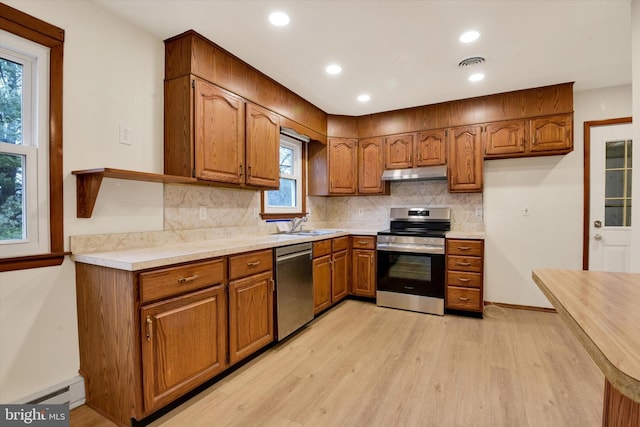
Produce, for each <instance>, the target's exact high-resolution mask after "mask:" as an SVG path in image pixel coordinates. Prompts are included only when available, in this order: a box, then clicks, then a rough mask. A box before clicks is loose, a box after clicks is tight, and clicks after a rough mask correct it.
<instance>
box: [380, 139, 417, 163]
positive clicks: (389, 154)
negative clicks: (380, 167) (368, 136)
mask: <svg viewBox="0 0 640 427" xmlns="http://www.w3.org/2000/svg"><path fill="white" fill-rule="evenodd" d="M413 139H414V134H413V133H405V134H401V135H393V136H387V137H386V138H385V139H384V158H385V164H384V167H385V169H406V168H410V167H412V166H413Z"/></svg>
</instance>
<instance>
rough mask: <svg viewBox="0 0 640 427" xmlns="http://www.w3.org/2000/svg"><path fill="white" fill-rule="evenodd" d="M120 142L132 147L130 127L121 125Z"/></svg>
mask: <svg viewBox="0 0 640 427" xmlns="http://www.w3.org/2000/svg"><path fill="white" fill-rule="evenodd" d="M118 140H119V141H120V144H124V145H131V127H130V126H127V125H123V124H120V130H119V134H118Z"/></svg>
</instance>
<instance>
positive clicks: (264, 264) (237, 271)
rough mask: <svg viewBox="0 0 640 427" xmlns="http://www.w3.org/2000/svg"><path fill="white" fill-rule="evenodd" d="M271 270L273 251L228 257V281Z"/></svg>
mask: <svg viewBox="0 0 640 427" xmlns="http://www.w3.org/2000/svg"><path fill="white" fill-rule="evenodd" d="M272 268H273V251H272V250H271V249H267V250H264V251H258V252H249V253H246V254H241V255H233V256H230V257H229V280H230V281H231V280H235V279H239V278H240V277H246V276H250V275H252V274H257V273H262V272H263V271H268V270H271V269H272Z"/></svg>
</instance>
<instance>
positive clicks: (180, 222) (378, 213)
mask: <svg viewBox="0 0 640 427" xmlns="http://www.w3.org/2000/svg"><path fill="white" fill-rule="evenodd" d="M396 206H397V207H422V206H448V207H451V215H452V229H453V230H459V231H483V230H484V224H483V220H482V193H449V191H448V189H447V182H446V181H415V182H393V183H391V195H390V196H344V197H314V196H311V197H307V211H308V212H310V218H309V222H310V225H311V224H318V225H324V226H329V227H345V228H347V227H348V228H384V227H386V226H387V225H388V223H389V209H390V208H391V207H396ZM201 207H202V209H201ZM201 210H204V213H205V215H203V216H202V217H201V215H200V214H201ZM259 212H260V192H258V191H249V190H238V189H229V188H220V187H208V186H189V185H165V186H164V229H165V230H167V231H172V230H192V229H210V228H226V227H241V228H242V229H252V230H253V231H252V232H253V233H259V234H264V233H270V232H273V231H274V229H275V226H274V225H273V224H269V223H266V222H265V221H262V220H261V219H260V218H259V216H258V214H259Z"/></svg>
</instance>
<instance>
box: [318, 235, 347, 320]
mask: <svg viewBox="0 0 640 427" xmlns="http://www.w3.org/2000/svg"><path fill="white" fill-rule="evenodd" d="M349 267H350V266H349V237H347V236H345V237H336V238H335V239H327V240H321V241H317V242H313V306H314V309H313V311H314V313H315V314H317V313H319V312H321V311H323V310H325V309H326V308H328V307H330V306H331V305H333V304H335V303H336V302H338V301H340V300H342V299H344V298H345V297H346V296H347V295H349V270H350V269H349Z"/></svg>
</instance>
